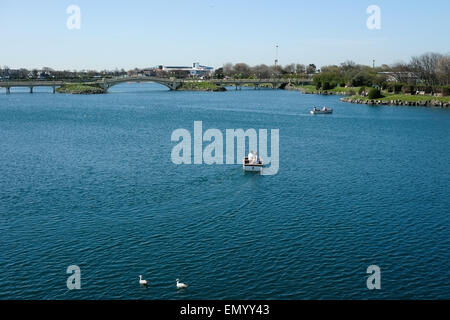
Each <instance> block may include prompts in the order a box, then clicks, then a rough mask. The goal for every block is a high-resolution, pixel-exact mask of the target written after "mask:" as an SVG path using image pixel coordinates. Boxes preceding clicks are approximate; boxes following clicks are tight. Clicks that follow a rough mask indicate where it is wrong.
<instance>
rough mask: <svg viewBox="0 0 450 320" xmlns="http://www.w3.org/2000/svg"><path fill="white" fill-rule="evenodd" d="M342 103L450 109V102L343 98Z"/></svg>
mask: <svg viewBox="0 0 450 320" xmlns="http://www.w3.org/2000/svg"><path fill="white" fill-rule="evenodd" d="M340 100H341V101H342V102H348V103H357V104H367V105H371V106H413V107H440V108H449V107H450V102H443V101H439V100H432V99H430V100H426V101H403V100H383V99H382V100H380V99H376V100H370V99H355V98H341V99H340Z"/></svg>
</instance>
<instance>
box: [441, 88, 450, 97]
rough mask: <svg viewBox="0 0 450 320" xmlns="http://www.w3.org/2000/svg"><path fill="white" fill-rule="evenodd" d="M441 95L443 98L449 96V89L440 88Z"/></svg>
mask: <svg viewBox="0 0 450 320" xmlns="http://www.w3.org/2000/svg"><path fill="white" fill-rule="evenodd" d="M441 93H442V96H444V97H448V96H450V87H442V89H441Z"/></svg>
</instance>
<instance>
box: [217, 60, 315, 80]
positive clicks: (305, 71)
mask: <svg viewBox="0 0 450 320" xmlns="http://www.w3.org/2000/svg"><path fill="white" fill-rule="evenodd" d="M316 71H317V67H316V65H314V64H309V65H304V64H294V63H292V64H289V65H286V66H278V65H277V66H275V65H272V66H268V65H265V64H260V65H256V66H249V65H248V64H246V63H236V64H232V63H226V64H225V65H224V66H223V67H221V68H218V69H216V70H215V73H214V77H215V78H217V79H223V78H233V79H269V78H280V77H286V78H287V77H289V78H296V77H307V76H311V75H313V74H315V73H316Z"/></svg>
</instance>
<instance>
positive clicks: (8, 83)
mask: <svg viewBox="0 0 450 320" xmlns="http://www.w3.org/2000/svg"><path fill="white" fill-rule="evenodd" d="M64 83H66V82H64V81H2V82H0V88H6V94H10V93H11V88H12V87H19V88H20V87H22V88H23V87H25V88H29V89H30V93H33V88H34V87H51V88H53V93H55V92H56V88H57V87H60V86H62V85H63V84H64Z"/></svg>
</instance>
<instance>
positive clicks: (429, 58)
mask: <svg viewBox="0 0 450 320" xmlns="http://www.w3.org/2000/svg"><path fill="white" fill-rule="evenodd" d="M442 57H443V56H442V54H439V53H433V52H430V53H425V54H423V55H421V56H419V57H412V58H411V67H412V70H413V71H414V73H415V74H416V76H417V77H418V78H419V79H421V80H423V81H425V82H426V83H427V84H430V85H436V84H438V79H437V75H436V67H437V64H438V62H439V60H440V59H441V58H442Z"/></svg>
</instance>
